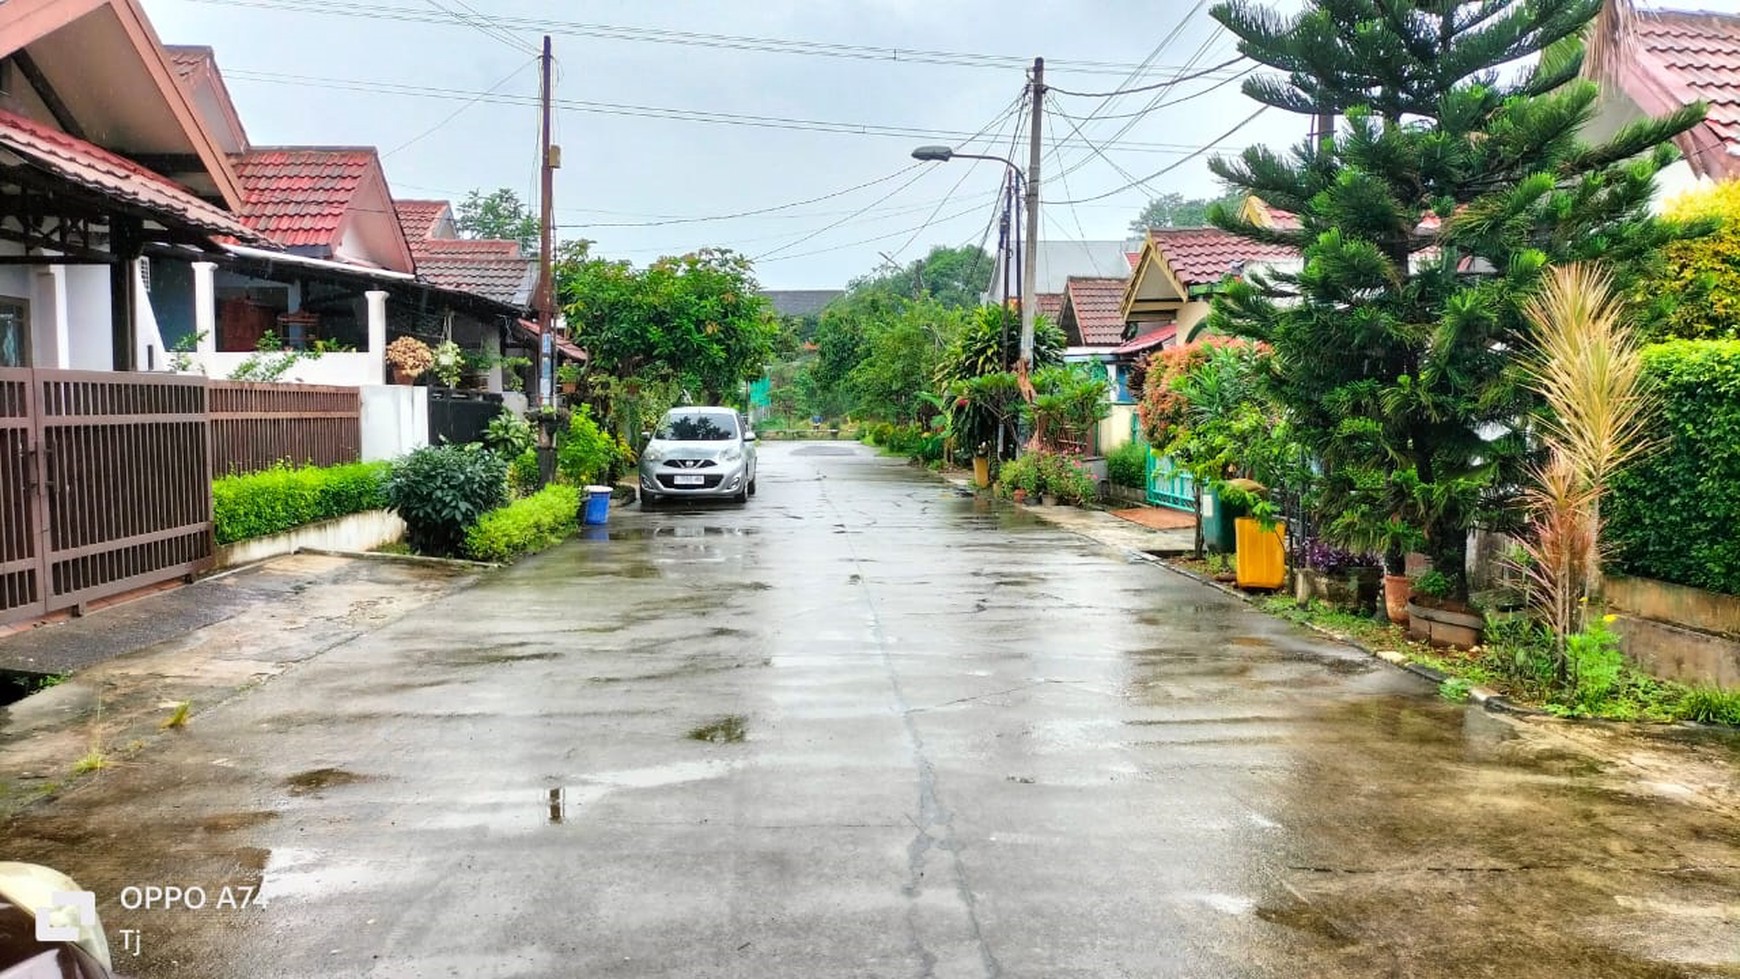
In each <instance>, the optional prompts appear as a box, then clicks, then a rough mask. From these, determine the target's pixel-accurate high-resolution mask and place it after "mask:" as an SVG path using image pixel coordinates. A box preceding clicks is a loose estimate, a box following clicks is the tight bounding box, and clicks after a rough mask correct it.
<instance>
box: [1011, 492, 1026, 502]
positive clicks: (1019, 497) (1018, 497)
mask: <svg viewBox="0 0 1740 979" xmlns="http://www.w3.org/2000/svg"><path fill="white" fill-rule="evenodd" d="M1009 495H1010V496H1012V497H1014V499H1015V502H1016V503H1026V502H1027V491H1026V490H1024V489H1018V490H1016V491H1015V492H1013V493H1011V494H1009Z"/></svg>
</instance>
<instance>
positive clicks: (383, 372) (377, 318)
mask: <svg viewBox="0 0 1740 979" xmlns="http://www.w3.org/2000/svg"><path fill="white" fill-rule="evenodd" d="M363 295H364V296H365V297H367V298H368V302H369V348H368V354H369V383H370V384H385V383H387V293H386V291H385V290H382V289H370V290H369V291H368V292H365V293H363Z"/></svg>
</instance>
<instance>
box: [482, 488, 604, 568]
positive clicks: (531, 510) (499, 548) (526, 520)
mask: <svg viewBox="0 0 1740 979" xmlns="http://www.w3.org/2000/svg"><path fill="white" fill-rule="evenodd" d="M579 522H580V491H579V490H578V489H576V488H575V487H572V486H548V487H545V488H544V489H542V490H539V491H538V492H536V493H533V494H532V495H531V496H528V497H526V498H525V499H523V500H515V501H514V502H512V503H509V504H508V505H507V506H504V507H498V508H496V509H494V510H491V511H489V512H488V513H486V514H484V515H483V516H481V517H479V518H477V523H475V524H473V525H472V526H471V528H470V529H469V530H467V531H466V532H465V553H466V554H467V555H469V556H470V557H472V558H473V559H475V560H478V561H501V562H507V561H512V560H513V559H514V558H517V557H519V556H520V555H522V554H531V553H534V552H536V551H541V550H544V549H545V548H547V547H554V546H556V545H557V544H560V543H561V542H562V541H563V539H564V538H566V537H567V536H568V535H569V534H572V533H573V532H574V530H575V528H576V527H577V526H578V525H579Z"/></svg>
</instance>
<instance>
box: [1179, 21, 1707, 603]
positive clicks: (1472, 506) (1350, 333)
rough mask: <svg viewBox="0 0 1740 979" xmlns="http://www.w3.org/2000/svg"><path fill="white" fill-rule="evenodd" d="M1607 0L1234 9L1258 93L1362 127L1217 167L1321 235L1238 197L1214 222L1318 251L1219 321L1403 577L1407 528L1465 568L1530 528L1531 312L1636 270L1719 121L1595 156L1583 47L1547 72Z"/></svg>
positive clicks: (1347, 512) (1644, 133)
mask: <svg viewBox="0 0 1740 979" xmlns="http://www.w3.org/2000/svg"><path fill="white" fill-rule="evenodd" d="M1601 3H1602V0H1529V2H1521V0H1467V2H1458V0H1446V2H1441V3H1434V4H1400V5H1399V4H1394V3H1389V2H1384V0H1309V2H1307V3H1305V4H1304V6H1303V8H1302V9H1301V10H1299V12H1297V13H1291V14H1284V13H1281V12H1279V11H1276V10H1273V9H1270V8H1268V7H1266V6H1264V5H1261V4H1258V3H1254V2H1251V0H1231V2H1222V3H1220V4H1218V5H1217V6H1215V7H1214V8H1213V16H1214V18H1215V19H1216V20H1218V21H1219V22H1220V23H1221V24H1223V25H1224V26H1225V27H1226V28H1227V29H1228V30H1230V31H1232V32H1233V33H1234V34H1235V35H1237V36H1238V38H1239V50H1240V52H1241V53H1242V54H1244V55H1245V56H1246V57H1248V58H1251V59H1252V60H1254V61H1256V62H1258V63H1259V64H1261V65H1266V66H1268V67H1270V68H1272V69H1275V72H1273V73H1269V74H1263V75H1258V76H1254V77H1252V78H1251V79H1248V80H1247V81H1246V82H1245V84H1244V90H1245V92H1246V94H1247V95H1249V96H1250V97H1251V98H1253V99H1255V100H1257V101H1259V102H1262V103H1265V104H1267V105H1270V106H1274V107H1277V108H1280V109H1284V110H1286V111H1290V112H1296V113H1301V114H1315V113H1318V112H1333V113H1336V114H1338V115H1339V116H1342V117H1343V122H1342V124H1341V125H1340V126H1339V127H1338V131H1337V132H1336V133H1335V135H1334V136H1333V137H1330V138H1326V139H1324V140H1322V141H1320V142H1318V141H1306V142H1304V143H1301V144H1300V145H1298V146H1296V147H1294V148H1293V149H1292V150H1291V151H1289V152H1286V153H1280V152H1276V151H1274V150H1271V149H1269V148H1267V147H1261V146H1258V147H1252V148H1250V149H1248V150H1246V151H1245V152H1244V153H1243V154H1242V155H1241V156H1239V157H1236V158H1231V159H1228V158H1216V159H1214V160H1213V161H1212V162H1211V164H1210V167H1211V169H1213V170H1214V172H1215V173H1216V174H1217V175H1219V176H1220V177H1221V178H1222V179H1223V180H1225V181H1226V182H1227V183H1228V184H1229V185H1231V186H1232V187H1234V188H1236V189H1237V190H1239V191H1241V192H1245V193H1252V194H1256V195H1257V196H1259V197H1261V198H1262V199H1264V200H1265V201H1267V202H1269V203H1270V204H1272V205H1274V206H1276V207H1279V208H1283V209H1285V210H1288V211H1292V212H1294V213H1296V214H1298V215H1299V222H1300V223H1299V226H1298V228H1297V229H1274V228H1264V227H1258V226H1255V225H1252V224H1249V223H1246V222H1245V221H1243V220H1242V219H1241V218H1240V216H1239V215H1238V214H1237V213H1235V212H1234V211H1233V209H1231V208H1228V207H1225V206H1217V207H1215V208H1214V209H1213V210H1212V212H1211V215H1210V217H1211V219H1212V220H1213V221H1214V223H1215V224H1217V225H1219V226H1220V227H1222V228H1225V229H1226V230H1228V231H1231V232H1234V233H1236V234H1239V235H1242V236H1244V237H1246V238H1249V239H1251V240H1254V241H1262V242H1273V243H1279V244H1284V245H1288V246H1291V247H1293V248H1296V249H1298V250H1299V251H1300V253H1301V256H1302V258H1303V268H1302V269H1301V270H1300V271H1298V272H1294V273H1287V274H1277V275H1273V276H1266V277H1265V276H1256V275H1253V276H1251V277H1249V278H1248V279H1247V280H1246V281H1244V282H1239V283H1234V284H1232V285H1230V286H1229V287H1228V289H1227V291H1226V292H1225V293H1223V295H1222V296H1221V298H1220V299H1219V300H1217V302H1216V305H1215V311H1214V313H1213V319H1212V324H1213V326H1214V328H1215V329H1217V330H1220V331H1222V332H1226V333H1231V334H1234V335H1238V336H1243V337H1247V338H1250V339H1254V340H1259V341H1262V342H1264V343H1266V344H1268V345H1269V346H1270V347H1271V349H1272V350H1273V364H1274V369H1273V371H1272V372H1271V373H1270V375H1269V378H1268V384H1269V387H1270V390H1271V392H1272V393H1273V395H1274V396H1275V397H1276V398H1277V399H1278V400H1279V402H1280V404H1281V405H1282V406H1283V407H1284V408H1285V409H1286V410H1287V412H1288V413H1289V417H1290V419H1291V421H1292V422H1293V424H1294V430H1295V433H1296V434H1297V435H1298V437H1299V438H1300V440H1301V441H1302V442H1303V443H1304V444H1305V445H1306V446H1307V447H1308V448H1309V449H1310V450H1311V451H1312V452H1313V454H1314V455H1315V456H1316V457H1317V458H1318V459H1319V460H1320V462H1321V464H1322V467H1323V477H1322V480H1321V488H1320V492H1321V498H1320V501H1319V502H1320V512H1322V513H1324V514H1326V515H1328V516H1330V517H1332V518H1333V521H1334V522H1333V523H1332V525H1331V527H1330V529H1331V530H1332V531H1333V532H1334V533H1335V534H1336V535H1337V536H1339V537H1341V538H1342V539H1344V540H1346V541H1348V542H1350V543H1356V544H1361V545H1363V546H1375V547H1378V548H1381V549H1383V550H1385V551H1386V552H1388V553H1387V557H1388V558H1389V560H1390V561H1391V562H1392V567H1394V566H1395V562H1399V560H1400V554H1401V550H1402V548H1401V542H1400V541H1399V540H1397V539H1395V538H1394V537H1393V536H1389V535H1387V534H1386V532H1385V528H1388V527H1391V526H1393V525H1394V524H1395V523H1396V522H1397V521H1398V520H1399V521H1402V522H1405V523H1407V524H1409V525H1412V526H1415V527H1418V528H1421V529H1423V530H1424V534H1425V546H1426V548H1427V550H1428V552H1429V553H1430V554H1431V555H1432V557H1433V558H1434V560H1435V562H1436V564H1437V567H1438V568H1439V569H1441V570H1443V571H1444V572H1445V573H1446V574H1449V575H1451V576H1452V577H1455V576H1458V575H1460V573H1461V571H1462V568H1463V563H1464V554H1465V548H1466V531H1467V529H1468V528H1469V527H1470V526H1472V525H1474V524H1476V523H1478V522H1481V521H1482V520H1484V519H1489V518H1490V519H1496V518H1498V517H1500V516H1502V515H1506V514H1514V512H1515V511H1514V509H1513V508H1510V507H1508V506H1506V505H1504V504H1506V503H1508V500H1507V499H1506V494H1507V493H1508V492H1509V491H1510V490H1512V489H1513V488H1514V487H1517V486H1519V485H1521V484H1522V482H1523V470H1522V465H1523V463H1524V462H1525V460H1526V458H1527V456H1528V452H1529V446H1528V444H1527V443H1526V441H1525V439H1524V436H1523V434H1522V431H1521V426H1519V424H1518V423H1519V420H1520V419H1523V418H1525V417H1526V416H1527V415H1528V413H1529V412H1530V411H1531V410H1532V409H1533V407H1534V404H1535V402H1534V399H1533V396H1532V395H1531V394H1530V392H1528V391H1527V389H1526V388H1524V387H1523V386H1522V385H1521V384H1520V383H1519V381H1518V377H1517V371H1516V370H1515V369H1514V365H1513V363H1512V361H1513V357H1514V355H1515V353H1516V352H1518V351H1523V350H1527V349H1529V347H1530V344H1531V342H1532V339H1531V333H1530V327H1529V324H1528V323H1527V321H1526V318H1525V317H1524V316H1523V314H1522V311H1521V306H1522V303H1523V301H1524V300H1525V299H1526V297H1527V296H1528V295H1530V294H1531V293H1532V291H1533V290H1534V289H1535V287H1536V286H1537V284H1538V282H1539V281H1540V278H1541V275H1542V273H1543V270H1544V269H1545V268H1546V267H1547V265H1548V264H1549V263H1552V262H1559V261H1567V260H1574V259H1579V258H1585V257H1600V258H1603V259H1606V260H1609V261H1614V262H1616V263H1623V262H1625V261H1627V260H1628V259H1630V258H1632V257H1635V256H1636V255H1638V254H1640V253H1642V252H1647V251H1648V250H1650V249H1653V248H1655V247H1657V246H1659V245H1660V244H1661V243H1662V241H1663V240H1664V239H1665V238H1666V237H1668V235H1669V229H1667V228H1665V227H1664V226H1662V225H1660V224H1658V223H1656V222H1654V221H1652V220H1651V219H1650V218H1649V217H1648V213H1647V205H1648V201H1649V199H1650V196H1651V193H1652V191H1653V187H1654V176H1655V173H1656V172H1657V170H1658V169H1659V168H1660V167H1662V166H1664V165H1665V164H1666V163H1667V162H1669V161H1670V160H1671V159H1672V158H1673V150H1672V148H1671V146H1670V145H1669V144H1668V141H1669V140H1670V139H1671V138H1672V137H1673V136H1674V135H1676V134H1677V133H1680V132H1683V131H1685V130H1686V129H1688V128H1690V127H1691V126H1693V125H1695V124H1696V122H1697V120H1698V119H1699V118H1701V116H1702V113H1703V108H1702V106H1688V107H1686V108H1684V109H1682V110H1680V111H1678V112H1675V113H1673V114H1672V115H1671V116H1669V117H1667V118H1664V119H1660V120H1651V121H1645V122H1642V123H1639V124H1636V125H1633V126H1630V127H1627V128H1626V129H1624V130H1622V131H1621V132H1619V133H1618V134H1617V135H1616V136H1614V137H1613V138H1612V139H1611V140H1610V141H1608V142H1606V143H1604V144H1601V145H1589V144H1587V143H1585V142H1584V141H1583V140H1582V139H1581V137H1580V136H1579V133H1580V132H1581V131H1582V130H1583V129H1584V126H1585V124H1586V123H1588V122H1589V121H1590V119H1591V118H1592V117H1593V115H1594V113H1595V100H1596V87H1595V85H1594V84H1593V83H1590V82H1587V81H1582V80H1579V78H1578V72H1579V70H1580V68H1581V60H1582V58H1581V54H1580V53H1574V54H1571V55H1570V56H1567V57H1549V58H1537V57H1534V56H1536V55H1538V54H1540V53H1541V52H1542V51H1543V49H1546V48H1548V47H1549V46H1552V45H1555V44H1558V43H1559V42H1562V41H1564V40H1565V39H1568V38H1573V37H1574V36H1575V35H1576V34H1577V33H1578V32H1579V31H1581V30H1582V29H1583V28H1584V27H1585V25H1587V24H1588V23H1589V22H1590V21H1591V19H1592V18H1594V16H1595V15H1596V13H1597V12H1598V10H1599V9H1600V6H1601ZM1519 64H1521V65H1525V66H1528V67H1522V68H1518V67H1516V66H1517V65H1519Z"/></svg>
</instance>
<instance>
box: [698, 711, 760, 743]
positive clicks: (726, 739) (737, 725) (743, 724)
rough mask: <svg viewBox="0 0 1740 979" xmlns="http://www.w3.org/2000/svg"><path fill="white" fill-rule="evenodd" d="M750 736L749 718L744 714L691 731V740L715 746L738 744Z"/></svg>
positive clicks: (725, 718) (727, 717) (719, 720)
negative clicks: (708, 742) (706, 742)
mask: <svg viewBox="0 0 1740 979" xmlns="http://www.w3.org/2000/svg"><path fill="white" fill-rule="evenodd" d="M748 734H749V718H747V717H744V716H743V715H742V714H731V715H728V716H725V717H721V718H719V719H718V720H716V721H713V722H712V723H710V724H703V725H701V726H700V727H696V728H690V729H689V738H690V740H693V741H711V742H713V743H714V744H736V743H737V742H739V741H742V740H743V739H744V738H745V737H747V736H748Z"/></svg>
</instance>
